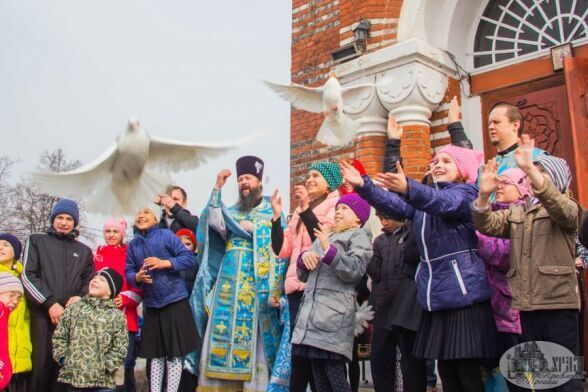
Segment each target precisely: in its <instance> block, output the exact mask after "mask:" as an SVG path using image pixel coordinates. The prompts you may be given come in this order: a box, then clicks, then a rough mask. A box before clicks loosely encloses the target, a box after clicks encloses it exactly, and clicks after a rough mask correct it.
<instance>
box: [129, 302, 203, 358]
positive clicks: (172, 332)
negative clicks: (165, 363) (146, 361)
mask: <svg viewBox="0 0 588 392" xmlns="http://www.w3.org/2000/svg"><path fill="white" fill-rule="evenodd" d="M144 313H145V315H144V319H143V329H142V331H141V342H140V343H139V357H142V358H167V359H172V358H178V357H183V356H185V355H186V354H188V353H190V352H192V351H195V350H196V348H197V344H198V341H197V336H196V323H195V322H194V316H193V315H192V309H190V304H189V303H188V299H183V300H181V301H178V302H174V303H171V304H169V305H166V306H164V307H163V308H149V307H146V308H145V312H144Z"/></svg>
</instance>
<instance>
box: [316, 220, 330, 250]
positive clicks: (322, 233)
mask: <svg viewBox="0 0 588 392" xmlns="http://www.w3.org/2000/svg"><path fill="white" fill-rule="evenodd" d="M318 226H319V228H318V229H314V235H315V236H316V238H318V240H319V242H320V244H321V248H323V251H324V252H326V251H327V250H328V249H329V246H331V243H330V242H329V232H330V229H329V227H328V226H325V225H323V224H322V223H319V224H318Z"/></svg>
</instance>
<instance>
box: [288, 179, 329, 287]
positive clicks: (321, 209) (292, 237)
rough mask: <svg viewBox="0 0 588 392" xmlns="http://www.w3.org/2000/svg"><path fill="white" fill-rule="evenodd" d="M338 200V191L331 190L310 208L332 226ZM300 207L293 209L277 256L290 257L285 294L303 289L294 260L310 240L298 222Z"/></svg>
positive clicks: (302, 225)
mask: <svg viewBox="0 0 588 392" xmlns="http://www.w3.org/2000/svg"><path fill="white" fill-rule="evenodd" d="M338 200H339V191H334V192H331V193H329V194H328V195H327V198H326V199H325V200H323V202H322V203H320V204H319V205H318V206H316V207H314V208H313V209H312V212H313V213H314V215H315V216H316V218H317V219H318V221H319V222H321V223H322V224H323V225H327V226H333V225H334V224H335V206H336V205H337V201H338ZM299 222H300V208H297V209H296V210H295V211H294V215H293V216H292V219H291V220H290V223H289V224H288V227H287V228H286V230H285V231H284V243H283V245H282V249H281V250H280V254H279V255H278V258H280V259H285V258H290V264H289V265H288V271H287V272H286V280H285V282H284V289H285V291H286V294H292V293H294V292H296V291H304V283H302V282H300V280H298V277H297V276H296V260H298V256H299V255H300V254H301V253H302V252H304V251H305V250H308V249H310V246H311V245H312V240H311V239H310V236H309V234H308V231H307V230H306V227H305V226H304V224H302V222H300V224H299Z"/></svg>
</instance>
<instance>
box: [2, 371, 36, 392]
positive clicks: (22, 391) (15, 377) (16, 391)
mask: <svg viewBox="0 0 588 392" xmlns="http://www.w3.org/2000/svg"><path fill="white" fill-rule="evenodd" d="M30 375H31V372H25V373H13V374H12V377H10V384H8V386H7V387H6V392H26V391H27V383H28V382H29V377H30Z"/></svg>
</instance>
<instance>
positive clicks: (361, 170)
mask: <svg viewBox="0 0 588 392" xmlns="http://www.w3.org/2000/svg"><path fill="white" fill-rule="evenodd" d="M349 163H351V164H352V165H353V167H354V168H355V169H356V170H357V171H358V172H359V174H360V175H361V176H362V177H363V176H365V175H366V174H367V172H366V171H365V167H363V165H362V163H361V162H360V161H359V160H357V159H355V158H353V159H351V162H349ZM339 193H341V195H346V194H348V193H355V191H354V190H353V188H351V190H348V189H347V188H345V186H343V185H341V186H339Z"/></svg>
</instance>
